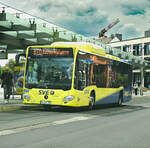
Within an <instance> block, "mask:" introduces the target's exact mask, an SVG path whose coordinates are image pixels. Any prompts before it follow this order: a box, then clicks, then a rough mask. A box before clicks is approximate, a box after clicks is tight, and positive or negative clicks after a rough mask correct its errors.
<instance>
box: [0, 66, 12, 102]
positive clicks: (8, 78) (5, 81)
mask: <svg viewBox="0 0 150 148" xmlns="http://www.w3.org/2000/svg"><path fill="white" fill-rule="evenodd" d="M1 81H2V88H4V101H5V103H8V102H9V98H10V95H11V94H12V88H13V85H14V83H13V75H12V73H11V72H10V71H9V69H8V67H7V68H6V70H5V71H4V72H3V73H2V75H1Z"/></svg>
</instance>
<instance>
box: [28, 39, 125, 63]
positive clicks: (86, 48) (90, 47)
mask: <svg viewBox="0 0 150 148" xmlns="http://www.w3.org/2000/svg"><path fill="white" fill-rule="evenodd" d="M29 47H33V48H34V47H36V48H40V47H57V48H78V49H79V50H80V51H83V52H87V53H92V54H95V55H99V56H103V57H105V58H108V59H113V60H117V61H121V62H124V61H122V60H121V59H120V58H119V57H116V56H113V55H110V54H107V53H106V51H105V49H104V48H103V47H101V46H99V45H95V44H93V43H87V42H54V43H52V44H51V45H37V46H29ZM124 63H128V62H124Z"/></svg>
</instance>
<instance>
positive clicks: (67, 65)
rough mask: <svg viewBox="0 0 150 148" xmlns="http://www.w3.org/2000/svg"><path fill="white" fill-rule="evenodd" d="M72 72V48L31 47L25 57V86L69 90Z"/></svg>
mask: <svg viewBox="0 0 150 148" xmlns="http://www.w3.org/2000/svg"><path fill="white" fill-rule="evenodd" d="M35 50H36V51H35ZM38 50H39V51H38ZM62 51H64V52H62ZM66 51H69V52H66ZM60 53H61V54H60ZM72 72H73V54H72V49H58V48H55V49H54V48H46V49H45V48H44V49H43V48H41V49H33V48H31V49H30V51H29V56H28V59H27V69H26V81H25V86H26V87H27V88H43V89H44V88H45V89H63V90H69V89H71V84H72Z"/></svg>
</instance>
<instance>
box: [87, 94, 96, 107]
mask: <svg viewBox="0 0 150 148" xmlns="http://www.w3.org/2000/svg"><path fill="white" fill-rule="evenodd" d="M94 105H95V95H94V93H92V94H91V95H90V99H89V106H88V108H89V110H92V109H93V107H94Z"/></svg>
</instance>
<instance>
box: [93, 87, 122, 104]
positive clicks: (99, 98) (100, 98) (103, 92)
mask: <svg viewBox="0 0 150 148" xmlns="http://www.w3.org/2000/svg"><path fill="white" fill-rule="evenodd" d="M120 90H121V89H120V88H97V89H96V104H109V103H117V102H118V99H119V94H120Z"/></svg>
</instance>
